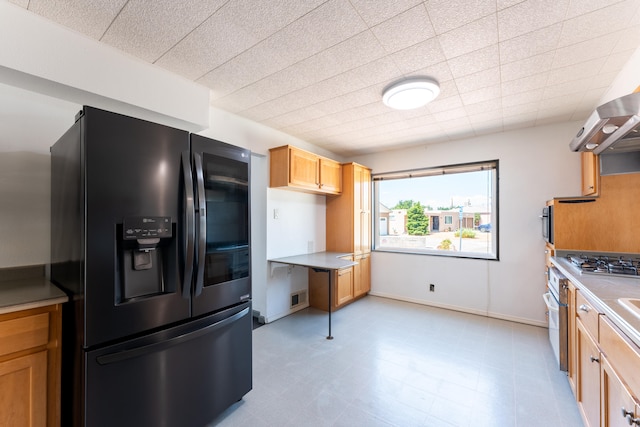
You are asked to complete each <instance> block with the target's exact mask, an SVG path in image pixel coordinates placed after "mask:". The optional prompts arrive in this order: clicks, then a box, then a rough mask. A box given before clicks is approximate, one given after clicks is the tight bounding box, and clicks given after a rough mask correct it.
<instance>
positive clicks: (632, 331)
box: [551, 257, 640, 347]
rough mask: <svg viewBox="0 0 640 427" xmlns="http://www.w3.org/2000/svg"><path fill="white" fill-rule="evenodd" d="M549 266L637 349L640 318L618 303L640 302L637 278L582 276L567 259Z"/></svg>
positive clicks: (639, 344)
mask: <svg viewBox="0 0 640 427" xmlns="http://www.w3.org/2000/svg"><path fill="white" fill-rule="evenodd" d="M551 262H552V263H553V264H554V265H555V266H556V267H558V269H559V270H560V271H561V272H562V273H563V274H564V275H565V276H566V277H567V278H568V279H569V280H570V281H571V282H573V284H574V285H576V286H577V287H578V288H579V289H580V290H581V292H583V293H584V294H585V296H586V297H587V298H588V299H589V301H590V302H591V303H593V304H594V306H595V307H596V308H597V309H598V311H600V312H602V313H604V314H605V315H606V316H607V317H608V318H609V319H610V320H611V321H612V322H613V323H614V324H615V325H616V326H617V327H618V328H620V330H622V332H624V333H625V335H627V337H629V339H631V340H632V341H633V342H634V343H635V344H636V345H637V346H639V347H640V318H639V317H636V316H635V315H634V314H633V313H631V312H630V311H629V310H627V309H626V308H624V307H623V306H622V305H620V303H619V302H618V298H640V278H636V277H630V278H626V277H618V276H606V275H594V274H587V273H585V274H583V273H581V272H580V271H579V270H578V269H577V268H576V267H574V266H573V265H571V262H570V261H569V260H567V259H566V258H562V257H552V258H551Z"/></svg>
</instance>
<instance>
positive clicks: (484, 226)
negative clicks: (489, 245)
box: [478, 224, 491, 233]
mask: <svg viewBox="0 0 640 427" xmlns="http://www.w3.org/2000/svg"><path fill="white" fill-rule="evenodd" d="M478 230H479V231H482V232H483V233H488V232H489V231H491V224H480V225H479V226H478Z"/></svg>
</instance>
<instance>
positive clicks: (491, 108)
mask: <svg viewBox="0 0 640 427" xmlns="http://www.w3.org/2000/svg"><path fill="white" fill-rule="evenodd" d="M464 108H465V110H467V113H468V114H469V116H473V115H477V114H484V113H492V114H499V112H500V111H499V110H501V109H502V99H500V98H494V99H490V100H488V101H482V102H476V103H475V104H468V105H465V106H464Z"/></svg>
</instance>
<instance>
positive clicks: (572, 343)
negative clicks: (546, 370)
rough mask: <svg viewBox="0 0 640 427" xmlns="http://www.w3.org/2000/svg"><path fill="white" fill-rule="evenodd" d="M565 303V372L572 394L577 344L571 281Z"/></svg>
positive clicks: (574, 385)
mask: <svg viewBox="0 0 640 427" xmlns="http://www.w3.org/2000/svg"><path fill="white" fill-rule="evenodd" d="M567 300H568V301H567V304H568V305H569V307H568V310H569V315H568V318H569V331H568V341H569V348H568V351H569V369H568V372H567V375H568V379H569V385H570V386H571V390H572V391H573V394H574V396H575V395H576V377H577V374H576V366H577V360H576V354H577V344H576V287H575V286H574V285H573V283H571V282H569V288H568V289H567Z"/></svg>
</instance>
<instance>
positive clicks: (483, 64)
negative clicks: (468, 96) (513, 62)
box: [447, 44, 501, 77]
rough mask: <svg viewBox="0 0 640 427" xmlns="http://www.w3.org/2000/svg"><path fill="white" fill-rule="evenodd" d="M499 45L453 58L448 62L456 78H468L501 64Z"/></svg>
mask: <svg viewBox="0 0 640 427" xmlns="http://www.w3.org/2000/svg"><path fill="white" fill-rule="evenodd" d="M500 60H501V57H500V53H499V49H498V44H493V45H491V46H488V47H485V48H483V49H478V50H475V51H473V52H470V53H467V54H464V55H461V56H458V57H456V58H451V59H449V60H448V61H447V63H448V64H449V69H450V70H451V74H452V75H453V76H454V77H462V76H467V75H470V74H473V73H477V72H478V71H483V70H486V69H488V68H493V67H497V66H498V65H499V64H500Z"/></svg>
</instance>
